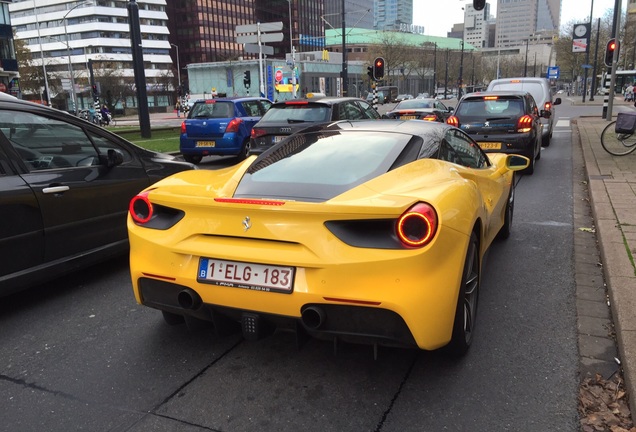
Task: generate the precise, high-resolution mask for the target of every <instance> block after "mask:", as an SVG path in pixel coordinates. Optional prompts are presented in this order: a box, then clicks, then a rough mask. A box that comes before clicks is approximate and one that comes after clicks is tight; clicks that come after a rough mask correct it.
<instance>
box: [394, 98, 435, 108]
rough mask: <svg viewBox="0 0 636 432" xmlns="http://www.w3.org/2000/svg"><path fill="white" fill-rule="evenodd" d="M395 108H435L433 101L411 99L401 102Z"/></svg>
mask: <svg viewBox="0 0 636 432" xmlns="http://www.w3.org/2000/svg"><path fill="white" fill-rule="evenodd" d="M395 108H396V109H407V108H413V109H414V108H433V101H432V100H425V99H409V100H405V101H402V102H400V103H399V104H398V105H397V106H396V107H395Z"/></svg>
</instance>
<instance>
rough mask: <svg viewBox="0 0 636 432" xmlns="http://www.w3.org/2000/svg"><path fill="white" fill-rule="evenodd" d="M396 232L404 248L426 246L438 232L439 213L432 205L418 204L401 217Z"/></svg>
mask: <svg viewBox="0 0 636 432" xmlns="http://www.w3.org/2000/svg"><path fill="white" fill-rule="evenodd" d="M396 231H397V236H398V238H399V239H400V241H401V242H402V244H403V245H404V246H407V247H412V248H418V247H423V246H426V245H427V244H429V243H430V242H431V240H432V239H433V237H434V236H435V233H436V232H437V213H435V209H433V207H432V206H431V205H429V204H426V203H417V204H415V205H414V206H413V207H411V208H410V209H408V210H407V211H406V212H404V214H402V216H400V218H399V219H398V221H397V226H396Z"/></svg>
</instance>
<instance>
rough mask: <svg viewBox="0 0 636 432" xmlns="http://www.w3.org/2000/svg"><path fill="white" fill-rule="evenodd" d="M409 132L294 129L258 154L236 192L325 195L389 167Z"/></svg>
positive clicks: (324, 197) (314, 198)
mask: <svg viewBox="0 0 636 432" xmlns="http://www.w3.org/2000/svg"><path fill="white" fill-rule="evenodd" d="M411 138H412V135H408V134H400V133H389V132H378V131H373V132H359V131H358V132H353V133H351V132H350V133H347V132H346V131H344V132H343V131H338V132H331V133H329V132H324V131H323V132H321V133H307V134H302V133H301V134H296V135H295V136H293V137H292V138H291V139H289V140H288V141H286V144H285V145H282V146H281V147H279V148H278V149H277V151H275V152H272V153H271V154H269V155H268V156H267V157H264V158H261V159H257V160H256V161H255V162H254V164H253V165H252V166H251V167H250V169H249V170H248V171H247V173H246V174H245V175H244V176H243V178H242V179H241V182H240V183H239V185H238V188H237V189H236V192H235V194H234V196H235V197H237V198H246V197H251V198H254V197H258V198H280V199H292V200H299V201H314V202H316V201H325V200H328V199H331V198H333V197H334V196H337V195H340V194H341V193H343V192H346V191H347V190H349V189H352V188H354V187H356V186H358V185H360V184H362V183H364V182H366V181H368V180H370V179H372V178H375V177H377V176H379V175H382V174H384V173H386V172H387V171H389V169H391V167H392V166H393V164H394V162H395V161H396V159H397V157H398V156H399V155H400V153H401V152H402V150H403V149H404V148H405V146H406V145H407V144H408V143H409V140H410V139H411ZM420 144H421V139H420ZM352 161H354V163H352Z"/></svg>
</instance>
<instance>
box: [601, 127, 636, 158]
mask: <svg viewBox="0 0 636 432" xmlns="http://www.w3.org/2000/svg"><path fill="white" fill-rule="evenodd" d="M615 127H616V120H614V121H612V122H610V123H608V124H607V126H605V128H604V129H603V132H601V145H602V146H603V148H604V149H605V151H606V152H608V153H609V154H611V155H614V156H625V155H627V154H630V153H631V152H633V151H634V150H636V135H634V134H617V133H616V130H615V129H614V128H615Z"/></svg>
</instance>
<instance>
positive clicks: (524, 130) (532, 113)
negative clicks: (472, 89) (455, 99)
mask: <svg viewBox="0 0 636 432" xmlns="http://www.w3.org/2000/svg"><path fill="white" fill-rule="evenodd" d="M549 115H550V114H549V112H548V111H546V110H539V107H538V106H537V104H536V102H535V100H534V98H533V97H532V95H531V94H530V93H528V92H524V91H512V90H511V91H492V92H478V93H469V94H467V95H465V96H464V97H462V98H461V100H460V101H459V103H458V104H457V107H455V112H454V113H453V115H452V116H450V117H449V118H448V119H447V120H446V121H447V123H449V124H451V125H453V126H456V127H459V128H460V129H462V130H463V131H464V132H466V133H468V134H469V135H470V136H471V137H472V138H473V139H474V140H475V141H477V142H478V143H479V145H480V146H481V148H482V149H483V150H485V151H487V152H488V151H490V152H504V153H516V154H521V155H523V156H525V157H527V158H528V159H529V160H530V164H529V165H528V168H527V169H526V170H525V171H524V172H525V173H526V174H532V173H533V172H534V165H535V161H537V160H539V159H540V158H541V118H547V117H548V116H549Z"/></svg>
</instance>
